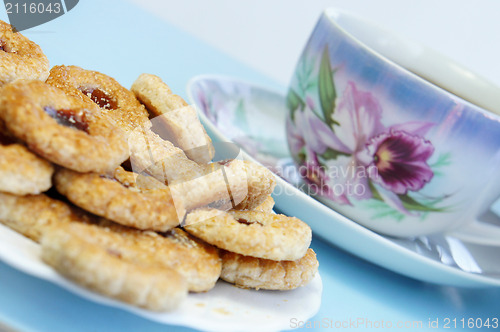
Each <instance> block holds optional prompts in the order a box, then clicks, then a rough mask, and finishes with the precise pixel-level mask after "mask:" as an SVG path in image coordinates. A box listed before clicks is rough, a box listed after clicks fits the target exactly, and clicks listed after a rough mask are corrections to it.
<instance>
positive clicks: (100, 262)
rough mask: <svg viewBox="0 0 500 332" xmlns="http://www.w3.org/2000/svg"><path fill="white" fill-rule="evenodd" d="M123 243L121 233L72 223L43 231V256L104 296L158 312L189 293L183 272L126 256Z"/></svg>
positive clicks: (55, 266)
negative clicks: (181, 273)
mask: <svg viewBox="0 0 500 332" xmlns="http://www.w3.org/2000/svg"><path fill="white" fill-rule="evenodd" d="M121 243H122V240H121V237H120V236H119V235H118V234H115V233H112V232H109V231H108V230H106V229H105V228H102V227H99V226H96V225H89V224H77V223H69V224H65V225H62V226H60V227H57V228H54V229H52V230H50V231H48V232H46V233H45V234H44V235H43V237H42V239H41V247H42V253H41V258H42V260H43V261H44V262H46V263H47V264H49V265H50V266H52V267H53V268H54V269H55V270H56V271H58V272H59V273H61V274H62V275H64V276H65V277H67V278H68V279H70V280H72V281H74V282H76V283H78V284H80V285H82V286H85V287H87V288H90V289H92V290H94V291H96V292H98V293H100V294H103V295H105V296H108V297H111V298H115V299H118V300H120V301H124V302H126V303H130V304H132V305H136V306H139V307H143V308H146V309H149V310H154V311H168V310H173V309H175V308H177V307H178V306H179V305H180V303H181V302H182V301H183V300H184V298H185V297H186V296H187V284H186V282H185V280H184V279H183V277H182V276H181V275H180V274H179V273H177V272H176V271H174V270H172V269H170V268H168V267H165V266H162V265H154V264H150V263H149V262H147V261H143V260H141V259H139V258H137V259H135V260H130V259H129V258H127V257H123V256H124V254H122V251H124V252H125V251H127V248H126V246H122V245H121ZM125 256H126V255H125Z"/></svg>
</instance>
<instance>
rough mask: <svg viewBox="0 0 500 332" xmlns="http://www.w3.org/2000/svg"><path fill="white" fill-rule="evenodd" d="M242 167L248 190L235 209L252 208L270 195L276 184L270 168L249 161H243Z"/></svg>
mask: <svg viewBox="0 0 500 332" xmlns="http://www.w3.org/2000/svg"><path fill="white" fill-rule="evenodd" d="M242 167H243V168H244V171H245V173H246V181H247V188H248V190H247V195H246V197H245V198H244V199H243V200H242V201H241V202H239V203H238V204H237V205H236V206H235V209H237V210H253V209H254V208H256V207H257V206H259V205H260V204H262V203H263V202H264V201H265V200H266V199H267V197H268V196H269V195H271V193H272V192H273V190H274V187H275V186H276V178H275V175H274V174H273V173H272V172H271V171H270V170H268V169H267V168H265V167H264V166H260V165H257V164H256V163H253V162H251V161H247V160H245V161H243V162H242Z"/></svg>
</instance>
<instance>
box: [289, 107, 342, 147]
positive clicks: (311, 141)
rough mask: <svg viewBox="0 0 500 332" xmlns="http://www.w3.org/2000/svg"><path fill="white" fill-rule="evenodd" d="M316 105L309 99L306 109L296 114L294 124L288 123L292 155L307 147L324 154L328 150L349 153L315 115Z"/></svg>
mask: <svg viewBox="0 0 500 332" xmlns="http://www.w3.org/2000/svg"><path fill="white" fill-rule="evenodd" d="M314 109H315V105H314V102H313V100H312V99H310V98H307V99H306V103H305V107H304V109H302V110H297V111H296V112H295V119H294V121H293V122H294V123H293V124H292V123H291V121H290V120H288V121H287V126H288V129H289V132H290V133H291V135H289V138H288V139H289V146H290V148H291V150H292V153H293V154H295V153H297V152H299V151H300V150H301V149H302V147H304V146H307V147H308V148H309V149H310V150H311V151H312V152H314V153H317V154H322V153H324V152H325V151H326V149H327V148H331V149H334V150H337V151H342V152H348V151H349V148H347V147H346V146H345V145H344V144H343V143H342V142H341V141H340V140H339V139H338V138H337V136H336V135H335V134H334V133H333V131H332V129H331V128H330V127H328V125H327V124H326V123H325V122H323V121H322V120H321V119H320V118H319V117H318V116H317V115H316V113H314V111H313V110H314Z"/></svg>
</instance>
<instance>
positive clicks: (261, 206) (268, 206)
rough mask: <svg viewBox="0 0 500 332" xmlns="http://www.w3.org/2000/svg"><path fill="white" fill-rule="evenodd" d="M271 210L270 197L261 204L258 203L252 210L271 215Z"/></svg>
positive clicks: (272, 201) (272, 205)
mask: <svg viewBox="0 0 500 332" xmlns="http://www.w3.org/2000/svg"><path fill="white" fill-rule="evenodd" d="M273 208H274V199H273V197H272V196H267V198H266V199H265V200H264V201H263V202H262V203H260V204H259V205H257V206H256V207H255V208H254V210H255V211H262V212H268V213H271V212H273Z"/></svg>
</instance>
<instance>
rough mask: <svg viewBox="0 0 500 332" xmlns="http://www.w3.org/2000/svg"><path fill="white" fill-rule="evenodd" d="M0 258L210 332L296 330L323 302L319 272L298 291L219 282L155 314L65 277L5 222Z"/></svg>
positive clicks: (93, 297)
mask: <svg viewBox="0 0 500 332" xmlns="http://www.w3.org/2000/svg"><path fill="white" fill-rule="evenodd" d="M0 260H2V261H4V262H5V263H7V264H9V265H11V266H12V267H14V268H16V269H18V270H21V271H23V272H25V273H28V274H30V275H33V276H35V277H38V278H41V279H44V280H47V281H50V282H52V283H54V284H56V285H59V286H61V287H63V288H65V289H67V290H69V291H71V292H73V293H75V294H77V295H79V296H81V297H83V298H86V299H88V300H90V301H93V302H97V303H100V304H104V305H108V306H112V307H116V308H121V309H123V310H126V311H129V312H131V313H133V314H136V315H138V316H142V317H144V318H147V319H150V320H152V321H156V322H159V323H165V324H172V325H181V326H187V327H192V328H196V329H198V330H204V331H255V330H259V331H278V330H283V329H287V328H290V319H291V317H298V318H299V319H300V320H304V321H305V320H306V319H308V318H310V317H312V316H314V315H315V314H316V313H317V312H318V310H319V307H320V304H321V293H322V282H321V277H320V276H319V274H317V275H316V277H315V278H314V279H313V281H311V282H310V283H309V284H308V285H306V286H304V287H301V288H298V289H295V290H292V291H285V292H280V291H264V290H260V291H256V290H247V289H240V288H236V287H234V286H231V285H230V284H228V283H225V282H223V281H219V282H218V283H217V285H216V286H215V288H214V289H212V290H211V291H209V292H207V293H200V294H189V295H188V297H187V299H186V300H185V301H184V302H183V304H182V305H181V307H180V308H178V309H177V310H175V311H173V312H168V313H155V312H151V311H147V310H143V309H139V308H136V307H133V306H130V305H127V304H124V303H122V302H118V301H115V300H112V299H109V298H106V297H103V296H101V295H99V294H96V293H94V292H91V291H89V290H87V289H85V288H82V287H80V286H78V285H76V284H74V283H72V282H71V281H69V280H67V279H65V278H63V277H62V276H61V275H59V274H58V273H57V272H55V271H54V270H53V269H52V268H51V267H49V266H48V265H46V264H45V263H43V261H41V259H40V246H39V245H38V244H37V243H35V242H33V241H31V240H29V239H27V238H25V237H23V236H21V235H19V234H18V233H16V232H14V231H12V230H11V229H9V228H7V227H5V226H4V225H1V224H0Z"/></svg>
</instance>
